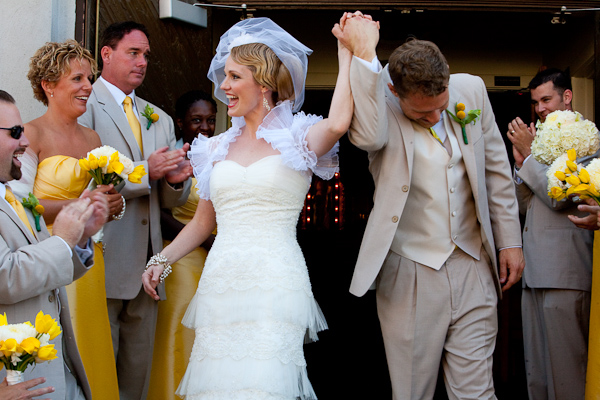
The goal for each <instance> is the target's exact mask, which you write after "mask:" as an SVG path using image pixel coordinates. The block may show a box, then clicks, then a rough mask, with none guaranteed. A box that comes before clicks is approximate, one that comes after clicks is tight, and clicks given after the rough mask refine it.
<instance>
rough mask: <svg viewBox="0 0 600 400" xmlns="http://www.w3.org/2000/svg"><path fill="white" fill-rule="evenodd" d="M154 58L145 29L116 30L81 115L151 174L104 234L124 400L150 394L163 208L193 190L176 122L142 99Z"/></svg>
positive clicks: (127, 190) (126, 26) (128, 193)
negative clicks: (152, 270) (152, 282)
mask: <svg viewBox="0 0 600 400" xmlns="http://www.w3.org/2000/svg"><path fill="white" fill-rule="evenodd" d="M149 53H150V43H149V40H148V32H147V30H146V28H145V27H144V26H143V25H141V24H138V23H135V22H131V21H128V22H122V23H117V24H113V25H111V26H109V27H108V28H107V29H106V30H105V31H104V34H103V35H102V40H101V44H100V54H101V56H102V75H101V77H100V78H99V79H98V81H96V83H94V86H93V91H92V94H91V96H90V98H89V100H88V102H87V111H86V113H85V114H83V115H82V116H81V117H80V118H79V122H80V123H81V124H82V125H84V126H87V127H89V128H92V129H94V130H95V131H96V132H98V135H100V139H101V140H102V144H104V145H108V146H112V147H114V148H116V149H117V150H119V151H120V152H121V153H123V154H124V155H126V156H128V157H130V158H131V159H132V160H133V161H134V164H135V165H140V164H142V165H144V167H145V169H146V172H148V175H146V176H145V177H144V178H143V179H142V183H141V184H133V183H130V182H128V183H127V184H126V185H125V187H124V188H123V189H122V190H121V194H122V195H123V196H124V197H125V198H126V199H127V211H126V212H125V214H124V216H123V219H121V220H120V221H114V222H113V223H111V224H109V226H107V227H106V229H105V230H104V243H105V251H104V260H105V265H106V296H107V305H108V315H109V319H110V323H111V329H112V338H113V347H114V351H115V358H116V362H117V375H118V380H119V393H120V396H121V399H123V400H143V399H145V398H146V392H147V390H148V384H149V379H150V368H151V366H152V349H153V346H154V331H155V326H156V314H157V310H158V305H157V303H156V301H154V300H153V299H152V298H151V297H150V296H148V295H147V294H146V293H145V292H144V290H143V289H142V278H141V277H142V273H143V272H144V267H145V266H146V262H147V261H148V259H149V257H150V256H151V255H152V254H155V253H158V252H160V251H161V250H162V237H161V228H160V209H161V208H172V207H174V206H177V205H181V204H183V203H185V201H186V199H187V197H188V194H189V190H190V181H189V180H188V179H187V178H188V177H189V176H190V175H191V167H189V163H188V164H187V166H186V165H184V158H185V154H186V151H187V150H188V148H189V145H186V146H185V147H184V148H183V149H178V150H175V141H176V139H175V131H174V125H173V120H172V119H171V117H169V116H168V115H167V114H166V113H165V112H163V111H162V110H161V109H160V108H158V107H157V106H155V105H153V104H150V103H148V102H146V101H145V100H144V99H142V98H140V97H138V96H136V95H135V89H137V88H138V87H139V86H140V85H141V84H142V82H143V81H144V77H145V74H146V67H147V65H148V62H147V57H148V55H149ZM128 99H129V100H128ZM147 105H148V106H150V107H152V108H154V112H155V113H156V114H157V115H158V120H157V121H155V122H152V123H150V125H149V126H148V122H149V121H148V119H147V118H146V117H143V116H142V115H141V114H142V113H143V112H144V109H145V108H146V106H147ZM186 167H187V168H186Z"/></svg>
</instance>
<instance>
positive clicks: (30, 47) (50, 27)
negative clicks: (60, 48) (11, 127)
mask: <svg viewBox="0 0 600 400" xmlns="http://www.w3.org/2000/svg"><path fill="white" fill-rule="evenodd" d="M1 1H2V11H1V12H0V89H2V90H6V91H7V92H9V93H10V94H12V95H13V97H15V100H16V101H17V105H18V107H19V110H20V111H21V117H22V119H23V122H28V121H30V120H32V119H34V118H37V117H39V116H40V115H41V114H43V113H44V112H45V107H44V106H43V105H42V103H40V102H38V101H37V100H35V99H34V98H33V92H32V90H31V86H30V84H29V81H28V80H27V71H28V70H29V59H30V58H31V56H33V53H35V51H36V50H37V49H38V48H40V47H41V46H42V45H43V44H44V43H46V42H48V41H64V40H66V39H69V38H73V37H74V34H75V0H1Z"/></svg>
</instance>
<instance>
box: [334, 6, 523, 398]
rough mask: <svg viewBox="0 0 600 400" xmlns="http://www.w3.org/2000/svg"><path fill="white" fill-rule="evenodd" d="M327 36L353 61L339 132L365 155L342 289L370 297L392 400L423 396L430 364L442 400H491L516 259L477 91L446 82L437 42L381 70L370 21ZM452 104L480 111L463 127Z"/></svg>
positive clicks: (487, 111) (499, 152) (429, 388)
mask: <svg viewBox="0 0 600 400" xmlns="http://www.w3.org/2000/svg"><path fill="white" fill-rule="evenodd" d="M333 33H334V34H335V36H336V37H337V38H338V39H339V40H340V41H341V42H342V44H344V45H345V46H346V47H347V48H348V49H349V50H350V51H351V52H352V53H353V54H354V58H353V60H352V66H351V71H350V83H351V87H352V94H353V97H354V101H355V110H354V118H353V121H352V125H351V127H350V133H349V135H350V140H351V141H352V143H354V145H356V146H357V147H359V148H361V149H363V150H366V151H367V152H368V155H369V161H370V170H371V173H372V174H373V179H374V181H375V198H374V207H373V210H372V211H371V214H370V217H369V221H368V224H367V228H366V232H365V235H364V237H363V241H362V245H361V249H360V253H359V255H358V260H357V264H356V267H355V270H354V277H353V280H352V284H351V288H350V292H352V293H353V294H355V295H357V296H362V295H364V294H365V292H366V291H367V290H368V289H369V288H371V287H374V288H376V289H377V309H378V314H379V319H380V323H381V329H382V333H383V338H384V344H385V349H386V355H387V360H388V367H389V370H390V375H391V381H392V389H393V392H394V399H414V400H420V399H431V398H432V397H433V393H434V391H435V384H436V380H437V375H438V369H439V366H440V362H441V363H442V366H443V369H444V375H445V383H446V389H447V392H448V395H449V397H450V398H451V399H453V398H472V399H494V398H496V396H495V394H494V386H493V380H492V354H493V352H494V346H495V340H496V333H497V317H496V305H497V298H498V296H500V295H501V293H502V291H504V290H507V289H508V288H509V287H511V286H512V285H514V284H515V283H516V282H518V280H519V279H520V277H521V273H522V271H523V267H524V260H523V253H522V250H521V234H520V224H519V218H518V210H517V202H516V198H515V190H514V186H513V183H512V179H511V176H510V166H509V163H508V158H507V155H506V149H505V146H504V142H503V140H502V137H501V135H500V132H499V131H498V128H497V126H496V123H495V121H494V113H493V111H492V108H491V106H490V102H489V99H488V97H487V93H486V88H485V85H484V84H483V81H482V80H481V79H480V78H478V77H475V76H471V75H466V74H459V75H452V76H450V73H449V68H448V64H447V62H446V59H445V58H444V56H443V55H442V53H441V52H440V51H439V49H438V48H437V46H436V45H435V44H433V43H431V42H427V41H422V40H412V41H408V42H406V43H404V44H403V45H402V46H400V47H398V48H397V49H396V50H395V51H394V52H393V53H392V55H391V56H390V59H389V64H388V66H387V67H386V68H384V69H381V65H380V64H379V62H378V61H377V58H376V45H377V42H378V41H379V25H378V23H376V22H373V21H372V20H371V18H370V17H369V16H363V15H362V13H361V12H359V11H357V12H356V13H353V14H352V13H350V14H345V15H344V16H343V17H342V19H341V20H340V24H336V26H335V27H334V29H333ZM457 103H463V104H464V105H465V106H466V110H465V111H467V112H468V111H469V110H475V109H479V110H481V117H480V119H479V120H478V121H476V122H475V123H474V124H473V123H471V124H468V125H466V126H465V129H464V131H463V130H462V128H461V125H460V124H459V123H458V122H456V121H454V119H453V118H452V117H451V116H450V114H449V113H448V112H447V111H446V110H449V111H451V112H452V113H453V114H456V105H457ZM497 251H499V262H497V261H496V252H497ZM498 267H499V270H500V273H499V274H498V270H497V269H498Z"/></svg>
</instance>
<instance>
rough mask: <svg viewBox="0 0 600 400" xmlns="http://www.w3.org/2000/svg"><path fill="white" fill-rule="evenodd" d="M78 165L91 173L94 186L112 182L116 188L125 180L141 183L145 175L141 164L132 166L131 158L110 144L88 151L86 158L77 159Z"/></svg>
mask: <svg viewBox="0 0 600 400" xmlns="http://www.w3.org/2000/svg"><path fill="white" fill-rule="evenodd" d="M79 166H80V167H81V169H82V170H84V171H87V172H89V173H90V175H92V179H93V184H94V186H96V185H108V184H111V183H112V184H113V186H114V187H115V188H117V187H118V186H119V185H120V184H121V183H122V182H124V181H125V180H128V181H129V182H132V183H141V182H142V177H143V176H144V175H146V170H145V169H144V166H143V165H138V166H137V167H134V166H133V161H131V159H129V158H128V157H125V156H124V155H123V154H121V153H120V152H118V151H117V150H116V149H114V148H112V147H110V146H101V147H97V148H95V149H94V150H92V151H90V152H89V153H88V154H87V157H86V158H82V159H80V160H79ZM117 190H119V189H118V188H117Z"/></svg>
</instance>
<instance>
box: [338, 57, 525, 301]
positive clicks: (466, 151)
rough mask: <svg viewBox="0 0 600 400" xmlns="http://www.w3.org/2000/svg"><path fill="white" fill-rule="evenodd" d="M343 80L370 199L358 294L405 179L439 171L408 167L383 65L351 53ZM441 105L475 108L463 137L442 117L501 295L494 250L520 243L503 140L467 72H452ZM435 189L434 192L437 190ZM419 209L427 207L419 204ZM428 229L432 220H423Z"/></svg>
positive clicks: (377, 264) (404, 133) (409, 153)
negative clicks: (378, 67)
mask: <svg viewBox="0 0 600 400" xmlns="http://www.w3.org/2000/svg"><path fill="white" fill-rule="evenodd" d="M350 83H351V87H352V94H353V97H354V102H355V111H354V118H353V121H352V125H351V127H350V133H349V137H350V140H351V142H352V143H353V144H354V145H356V146H357V147H359V148H361V149H363V150H366V151H367V152H368V155H369V169H370V171H371V174H372V175H373V179H374V181H375V195H374V206H373V210H372V211H371V214H370V216H369V220H368V223H367V227H366V230H365V234H364V237H363V240H362V244H361V248H360V252H359V255H358V260H357V263H356V267H355V270H354V276H353V279H352V283H351V287H350V292H352V293H353V294H355V295H357V296H362V295H364V294H365V293H366V291H367V290H368V289H369V288H370V287H371V286H372V285H373V283H374V282H375V279H376V278H377V275H378V273H379V271H380V269H381V267H382V265H383V263H384V260H385V258H386V256H387V254H388V251H389V250H390V246H391V244H392V240H393V239H394V235H395V232H396V230H397V228H398V223H399V221H400V217H401V215H402V212H403V209H404V206H405V204H406V200H407V198H408V195H409V193H410V190H411V181H412V179H427V176H428V174H435V173H440V172H439V171H414V170H413V155H414V136H415V135H416V134H421V133H418V132H415V130H414V128H413V126H412V123H411V121H410V120H409V119H408V118H407V117H406V116H405V115H404V113H403V112H402V109H401V108H400V104H399V102H398V98H396V97H395V96H394V95H393V94H392V93H391V92H390V90H389V88H388V87H387V84H388V83H391V79H390V76H389V73H388V70H387V67H386V68H384V69H383V70H382V71H381V72H379V73H374V72H372V71H371V70H370V69H369V68H368V67H367V66H365V65H364V64H363V63H361V62H359V61H358V60H357V59H354V60H353V62H352V65H351V71H350ZM449 90H450V102H449V106H448V107H449V108H450V109H451V110H452V111H454V106H455V104H456V103H458V102H460V103H464V104H465V105H466V106H467V111H468V110H470V109H480V110H481V118H480V120H478V121H477V122H476V123H475V124H474V125H473V124H472V123H471V124H469V125H467V126H466V134H467V138H468V144H465V143H464V141H463V136H462V131H461V126H460V125H459V124H458V123H456V122H454V121H453V120H452V119H451V118H449V120H450V121H452V122H451V123H450V126H447V127H446V129H447V130H451V131H452V132H453V133H454V135H455V136H456V138H457V140H458V142H459V145H460V150H461V152H462V157H463V160H464V164H465V168H466V172H467V176H468V179H469V183H470V186H471V190H472V192H473V197H474V200H475V208H476V213H477V220H478V221H479V224H480V232H481V239H482V242H483V246H484V248H485V251H486V252H487V254H488V255H489V257H490V260H491V262H492V265H491V267H492V270H493V271H492V274H493V276H494V278H495V283H496V289H497V291H498V294H499V295H500V294H501V287H500V283H499V279H498V272H497V261H496V250H497V249H501V248H505V247H513V246H520V245H521V233H520V223H519V218H518V208H517V201H516V197H515V189H514V184H513V181H512V177H511V170H510V166H509V163H508V158H507V154H506V147H505V145H504V142H503V140H502V136H501V134H500V132H499V130H498V127H497V126H496V122H495V120H494V114H493V111H492V108H491V105H490V102H489V99H488V96H487V92H486V88H485V85H484V83H483V81H482V80H481V79H480V78H478V77H475V76H471V75H466V74H455V75H452V76H451V78H450V85H449ZM415 174H418V176H416V175H415ZM444 195H445V194H444V193H440V196H444ZM423 212H424V213H426V212H427V209H424V210H423ZM430 229H431V231H432V232H434V231H435V229H436V227H435V226H431V227H430Z"/></svg>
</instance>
